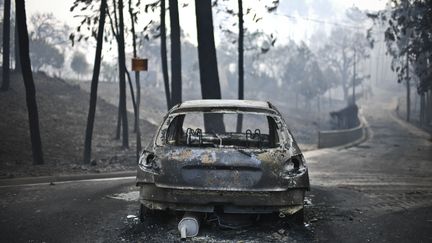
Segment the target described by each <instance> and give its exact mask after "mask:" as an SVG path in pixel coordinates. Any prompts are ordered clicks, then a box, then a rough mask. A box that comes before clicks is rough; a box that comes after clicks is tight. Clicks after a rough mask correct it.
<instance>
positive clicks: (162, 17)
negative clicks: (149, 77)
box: [160, 0, 171, 110]
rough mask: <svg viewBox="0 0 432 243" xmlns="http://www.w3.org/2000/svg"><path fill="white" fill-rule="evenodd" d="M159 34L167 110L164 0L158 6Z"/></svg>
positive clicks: (167, 78) (167, 90) (169, 98)
mask: <svg viewBox="0 0 432 243" xmlns="http://www.w3.org/2000/svg"><path fill="white" fill-rule="evenodd" d="M160 11H161V12H160V18H161V19H160V35H161V37H160V38H161V62H162V75H163V80H164V85H165V96H166V100H167V107H168V110H169V109H171V95H170V88H169V77H168V58H167V45H166V24H165V0H161V7H160Z"/></svg>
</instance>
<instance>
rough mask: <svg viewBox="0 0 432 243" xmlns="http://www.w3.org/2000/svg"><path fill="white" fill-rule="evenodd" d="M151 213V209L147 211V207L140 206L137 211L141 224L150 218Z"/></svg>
mask: <svg viewBox="0 0 432 243" xmlns="http://www.w3.org/2000/svg"><path fill="white" fill-rule="evenodd" d="M152 211H153V210H151V209H149V208H148V207H146V206H144V205H143V204H140V210H139V219H140V221H141V223H142V222H144V220H145V219H146V218H148V217H150V216H151V215H152Z"/></svg>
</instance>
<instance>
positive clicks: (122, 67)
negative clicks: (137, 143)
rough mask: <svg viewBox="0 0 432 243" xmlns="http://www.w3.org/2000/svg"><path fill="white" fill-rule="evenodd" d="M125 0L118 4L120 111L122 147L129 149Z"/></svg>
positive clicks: (120, 0)
mask: <svg viewBox="0 0 432 243" xmlns="http://www.w3.org/2000/svg"><path fill="white" fill-rule="evenodd" d="M123 6H124V5H123V0H119V2H118V11H119V33H118V41H117V44H118V52H119V81H120V107H119V108H120V111H121V114H122V132H123V136H122V146H123V147H124V148H129V129H128V120H127V109H126V54H125V39H124V16H123Z"/></svg>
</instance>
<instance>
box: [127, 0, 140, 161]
mask: <svg viewBox="0 0 432 243" xmlns="http://www.w3.org/2000/svg"><path fill="white" fill-rule="evenodd" d="M129 15H130V17H131V26H132V46H133V55H134V57H135V58H136V57H137V50H136V34H135V17H134V14H133V11H132V0H129ZM128 78H129V82H131V81H130V77H129V73H128ZM130 85H131V94H132V101H133V102H134V111H135V127H134V130H135V132H136V157H137V163H138V160H139V154H140V152H141V131H140V126H139V119H140V118H139V112H140V103H141V84H140V75H139V72H138V71H136V72H135V85H136V100H135V99H134V96H133V89H132V84H130Z"/></svg>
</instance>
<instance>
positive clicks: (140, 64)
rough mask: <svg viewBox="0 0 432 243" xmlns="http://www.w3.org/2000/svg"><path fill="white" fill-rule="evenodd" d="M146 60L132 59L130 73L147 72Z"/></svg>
mask: <svg viewBox="0 0 432 243" xmlns="http://www.w3.org/2000/svg"><path fill="white" fill-rule="evenodd" d="M147 64H148V61H147V59H143V58H132V71H135V72H139V71H147V67H148V66H147Z"/></svg>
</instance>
